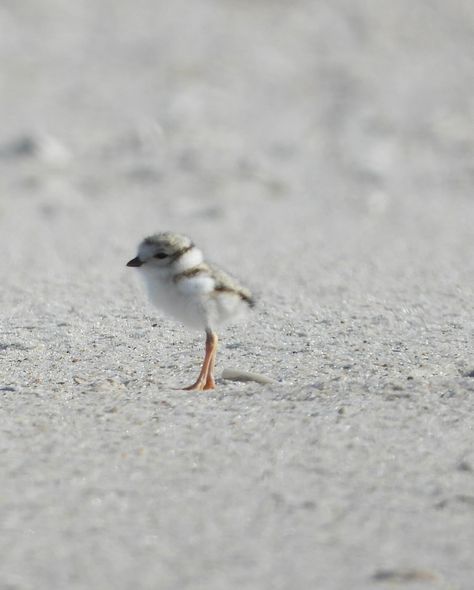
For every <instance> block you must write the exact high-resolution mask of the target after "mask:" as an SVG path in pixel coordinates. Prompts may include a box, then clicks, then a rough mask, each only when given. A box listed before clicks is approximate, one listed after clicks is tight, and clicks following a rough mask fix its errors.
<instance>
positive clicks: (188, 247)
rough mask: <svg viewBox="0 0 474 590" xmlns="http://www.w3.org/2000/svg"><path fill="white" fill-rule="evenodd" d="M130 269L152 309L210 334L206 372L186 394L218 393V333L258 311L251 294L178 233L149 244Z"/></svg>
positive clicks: (142, 247) (145, 243) (160, 236)
mask: <svg viewBox="0 0 474 590" xmlns="http://www.w3.org/2000/svg"><path fill="white" fill-rule="evenodd" d="M127 266H134V267H137V268H139V270H140V273H141V275H142V276H143V278H144V280H145V284H146V287H147V290H148V295H149V297H150V299H151V301H152V303H154V304H155V305H156V306H157V307H159V308H161V309H162V310H163V311H165V312H166V313H168V314H169V315H171V316H172V317H174V318H176V319H178V320H180V321H181V322H182V323H183V324H185V325H186V326H188V327H191V328H195V329H196V328H197V329H202V330H205V332H206V353H205V355H204V361H203V364H202V367H201V371H200V373H199V375H198V378H197V379H196V382H195V383H193V384H192V385H190V386H189V387H185V388H184V389H196V390H200V391H201V390H204V389H214V387H215V381H214V365H215V361H216V352H217V334H216V329H217V328H218V327H220V326H222V325H223V324H225V323H227V322H230V321H233V320H235V319H237V318H238V317H239V316H241V315H243V313H244V312H245V311H246V310H247V309H248V308H249V307H253V305H254V301H253V298H252V294H251V293H250V291H249V290H248V289H246V288H245V287H243V286H242V285H240V284H239V283H238V282H237V281H236V280H235V279H233V278H232V277H230V276H229V275H228V274H227V273H225V272H224V271H222V270H220V269H219V268H217V267H216V266H214V265H210V264H207V263H206V262H205V261H204V257H203V254H202V252H201V250H199V249H198V248H197V247H196V246H195V245H194V244H193V242H192V241H191V239H190V238H188V237H187V236H183V235H181V234H175V233H172V232H163V233H158V234H154V235H152V236H149V237H148V238H145V239H144V240H143V242H142V243H141V244H140V245H139V247H138V255H137V256H136V257H135V258H133V259H132V260H130V261H129V262H128V263H127Z"/></svg>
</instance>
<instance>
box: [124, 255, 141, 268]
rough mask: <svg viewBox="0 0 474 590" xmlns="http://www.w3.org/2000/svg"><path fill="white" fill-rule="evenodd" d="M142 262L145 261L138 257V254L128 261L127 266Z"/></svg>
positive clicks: (138, 264) (139, 264)
mask: <svg viewBox="0 0 474 590" xmlns="http://www.w3.org/2000/svg"><path fill="white" fill-rule="evenodd" d="M142 264H143V262H142V261H141V260H140V258H138V256H137V257H136V258H132V260H129V261H128V262H127V266H141V265H142Z"/></svg>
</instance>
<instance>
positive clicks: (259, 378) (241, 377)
mask: <svg viewBox="0 0 474 590" xmlns="http://www.w3.org/2000/svg"><path fill="white" fill-rule="evenodd" d="M221 377H222V379H227V380H228V381H255V383H261V384H262V385H266V384H267V383H274V382H275V381H274V379H270V378H269V377H265V375H260V374H259V373H249V372H247V371H241V370H240V369H224V370H223V371H222V375H221Z"/></svg>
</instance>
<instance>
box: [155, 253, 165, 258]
mask: <svg viewBox="0 0 474 590" xmlns="http://www.w3.org/2000/svg"><path fill="white" fill-rule="evenodd" d="M153 258H168V254H165V253H164V252H158V254H155V256H154V257H153Z"/></svg>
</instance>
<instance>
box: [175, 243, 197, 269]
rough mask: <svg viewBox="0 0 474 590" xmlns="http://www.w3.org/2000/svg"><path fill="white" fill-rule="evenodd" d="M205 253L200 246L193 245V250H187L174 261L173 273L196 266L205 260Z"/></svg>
mask: <svg viewBox="0 0 474 590" xmlns="http://www.w3.org/2000/svg"><path fill="white" fill-rule="evenodd" d="M203 259H204V258H203V255H202V252H201V250H199V248H196V246H193V247H192V248H191V250H188V251H187V252H185V253H184V254H183V255H182V256H180V257H179V258H178V259H177V260H175V262H174V263H173V274H178V273H180V272H184V271H186V270H189V269H191V268H194V267H195V266H197V265H198V264H201V262H202V261H203Z"/></svg>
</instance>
